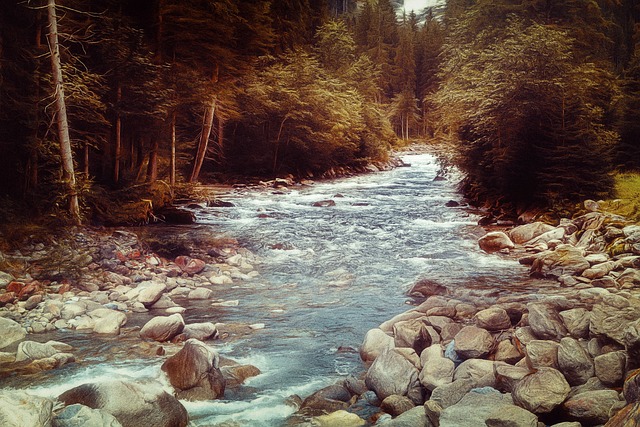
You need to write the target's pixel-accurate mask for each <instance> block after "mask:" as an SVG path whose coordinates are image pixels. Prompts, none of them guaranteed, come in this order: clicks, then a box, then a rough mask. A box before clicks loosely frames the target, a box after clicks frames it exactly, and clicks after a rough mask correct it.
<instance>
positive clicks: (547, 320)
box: [527, 303, 568, 341]
mask: <svg viewBox="0 0 640 427" xmlns="http://www.w3.org/2000/svg"><path fill="white" fill-rule="evenodd" d="M527 308H528V309H529V326H531V329H532V331H533V333H534V334H535V335H536V336H537V337H538V338H540V339H543V340H557V341H559V340H560V339H561V338H562V337H564V336H566V335H567V334H568V331H567V329H566V328H565V327H564V325H563V323H562V320H561V319H560V316H558V313H557V312H556V311H555V309H553V308H552V307H550V306H549V305H547V304H545V303H530V304H528V305H527Z"/></svg>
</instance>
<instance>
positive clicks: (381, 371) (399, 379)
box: [365, 349, 422, 403]
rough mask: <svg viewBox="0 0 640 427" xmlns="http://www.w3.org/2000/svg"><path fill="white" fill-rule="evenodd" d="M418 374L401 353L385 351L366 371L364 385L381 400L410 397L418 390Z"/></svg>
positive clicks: (393, 350)
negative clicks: (392, 397) (393, 396)
mask: <svg viewBox="0 0 640 427" xmlns="http://www.w3.org/2000/svg"><path fill="white" fill-rule="evenodd" d="M418 374H419V372H418V369H416V367H415V366H414V365H413V364H412V363H411V362H409V361H408V360H407V359H406V358H405V357H404V356H403V355H402V354H401V353H399V352H397V351H396V350H395V349H392V350H386V351H384V352H383V353H382V354H380V356H378V357H377V358H376V359H375V361H374V362H373V364H372V365H371V367H370V368H369V370H368V371H367V374H366V376H365V383H366V384H367V387H368V388H369V390H373V391H375V392H376V395H378V398H380V399H382V400H384V399H385V398H387V397H389V396H391V395H393V394H397V395H400V396H409V397H411V396H412V395H413V393H415V392H416V390H415V389H419V388H420V382H419V381H418ZM416 403H422V402H416Z"/></svg>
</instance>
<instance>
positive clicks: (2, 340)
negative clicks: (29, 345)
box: [0, 317, 27, 348]
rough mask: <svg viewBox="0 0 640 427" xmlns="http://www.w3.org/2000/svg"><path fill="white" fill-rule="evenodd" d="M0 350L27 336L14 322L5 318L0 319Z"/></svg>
mask: <svg viewBox="0 0 640 427" xmlns="http://www.w3.org/2000/svg"><path fill="white" fill-rule="evenodd" d="M0 331H2V333H1V334H0V348H5V347H8V346H10V345H11V344H14V343H16V342H18V341H21V340H23V339H24V338H25V337H26V336H27V331H25V329H24V328H23V327H22V326H20V324H19V323H18V322H15V321H13V320H11V319H7V318H6V317H0Z"/></svg>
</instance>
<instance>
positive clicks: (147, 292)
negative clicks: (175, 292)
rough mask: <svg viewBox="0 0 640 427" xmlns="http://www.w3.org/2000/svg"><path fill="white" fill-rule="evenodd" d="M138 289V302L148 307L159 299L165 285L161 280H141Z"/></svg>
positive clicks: (165, 288)
mask: <svg viewBox="0 0 640 427" xmlns="http://www.w3.org/2000/svg"><path fill="white" fill-rule="evenodd" d="M138 289H139V291H140V292H139V293H138V298H137V299H138V302H139V303H141V304H142V305H144V306H145V307H147V308H149V307H151V306H152V305H153V304H155V303H156V302H157V301H158V300H159V299H160V297H161V296H162V294H163V293H164V292H165V291H166V290H167V285H166V284H164V283H162V282H142V283H140V284H139V285H138Z"/></svg>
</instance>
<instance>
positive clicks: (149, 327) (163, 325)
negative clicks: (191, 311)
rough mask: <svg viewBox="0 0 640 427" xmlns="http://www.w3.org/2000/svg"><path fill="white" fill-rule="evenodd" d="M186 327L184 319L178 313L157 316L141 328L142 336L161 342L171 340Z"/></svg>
mask: <svg viewBox="0 0 640 427" xmlns="http://www.w3.org/2000/svg"><path fill="white" fill-rule="evenodd" d="M183 329H184V320H183V319H182V316H181V315H180V314H178V313H176V314H172V315H171V316H156V317H154V318H152V319H151V320H149V321H148V322H147V323H146V324H145V325H144V326H143V327H142V329H141V330H140V336H141V337H142V338H146V339H152V340H155V341H159V342H164V341H169V340H170V339H171V338H173V337H175V336H176V335H178V334H179V333H181V332H182V330H183Z"/></svg>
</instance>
